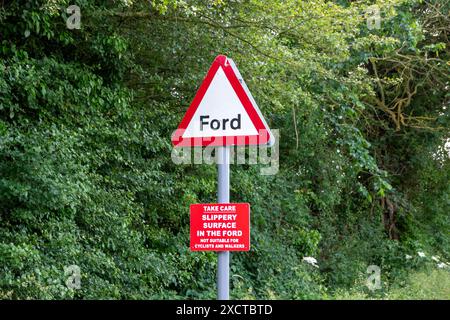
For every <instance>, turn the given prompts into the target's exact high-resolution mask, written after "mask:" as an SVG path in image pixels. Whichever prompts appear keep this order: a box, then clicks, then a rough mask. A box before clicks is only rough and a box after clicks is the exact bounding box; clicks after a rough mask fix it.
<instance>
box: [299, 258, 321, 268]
mask: <svg viewBox="0 0 450 320" xmlns="http://www.w3.org/2000/svg"><path fill="white" fill-rule="evenodd" d="M302 261H305V262H306V263H309V264H310V265H312V266H314V267H316V268H318V267H319V266H318V265H317V260H316V258H313V257H303V260H302Z"/></svg>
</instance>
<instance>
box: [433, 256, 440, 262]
mask: <svg viewBox="0 0 450 320" xmlns="http://www.w3.org/2000/svg"><path fill="white" fill-rule="evenodd" d="M431 259H433V260H434V261H436V262H439V257H437V256H432V257H431Z"/></svg>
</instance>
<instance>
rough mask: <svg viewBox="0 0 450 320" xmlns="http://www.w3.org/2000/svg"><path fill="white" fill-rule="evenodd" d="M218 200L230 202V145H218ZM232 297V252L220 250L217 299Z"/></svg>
mask: <svg viewBox="0 0 450 320" xmlns="http://www.w3.org/2000/svg"><path fill="white" fill-rule="evenodd" d="M216 152H217V160H218V162H217V169H218V170H217V171H218V178H217V185H218V192H217V202H218V203H229V202H230V147H228V146H225V147H217V150H216ZM229 298H230V252H229V251H222V252H218V264H217V299H218V300H228V299H229Z"/></svg>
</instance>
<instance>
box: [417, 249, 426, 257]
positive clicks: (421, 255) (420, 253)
mask: <svg viewBox="0 0 450 320" xmlns="http://www.w3.org/2000/svg"><path fill="white" fill-rule="evenodd" d="M417 254H418V255H419V257H421V258H425V253H423V252H422V251H419V252H417Z"/></svg>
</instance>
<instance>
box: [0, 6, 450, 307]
mask: <svg viewBox="0 0 450 320" xmlns="http://www.w3.org/2000/svg"><path fill="white" fill-rule="evenodd" d="M371 3H372V1H325V0H320V1H296V0H289V1H282V2H280V1H269V0H252V1H200V2H199V1H178V0H176V1H172V0H161V1H152V2H151V5H149V3H148V1H115V2H111V1H76V4H77V5H79V6H80V8H81V14H82V18H81V25H82V27H81V29H80V30H76V29H75V30H69V29H67V28H66V25H65V22H66V19H67V16H68V15H67V13H66V11H65V9H66V7H67V6H68V5H69V2H68V1H65V0H48V1H38V0H35V1H6V2H3V3H2V4H1V7H0V35H1V38H0V58H1V60H0V298H8V299H25V298H30V299H74V298H75V299H76V298H83V299H99V298H100V299H120V298H122V299H152V298H154V299H162V298H172V299H180V298H189V299H205V298H214V297H215V270H216V267H217V265H216V255H215V254H214V253H193V252H190V251H189V250H188V241H189V239H188V238H189V213H188V207H189V204H191V203H195V202H214V201H215V197H216V194H215V192H216V182H215V179H216V168H215V167H214V166H211V165H193V164H192V165H175V164H174V163H173V162H172V160H171V157H170V154H171V151H172V147H171V144H170V136H171V133H172V131H173V130H174V129H175V128H176V126H177V124H178V123H179V121H180V119H181V117H182V115H183V114H184V112H185V110H186V108H187V107H188V105H189V102H190V100H191V99H192V97H193V95H194V92H195V90H196V89H197V87H198V85H199V83H200V82H201V80H202V79H203V77H204V74H205V72H206V70H207V68H208V67H209V65H210V63H211V61H212V60H213V59H214V57H215V56H216V55H217V54H219V53H220V54H227V55H229V56H231V57H233V59H234V60H235V61H236V62H237V63H238V66H239V69H240V70H241V72H242V74H243V75H244V77H245V79H246V82H247V84H248V85H249V87H250V90H251V91H252V93H253V95H254V96H255V98H256V100H257V101H258V104H259V106H260V107H261V109H262V111H263V113H264V115H265V117H266V119H268V122H269V125H270V126H271V127H272V128H275V129H280V141H279V142H280V170H279V172H278V173H277V175H275V176H263V175H260V169H261V168H262V167H264V165H256V166H254V165H252V166H250V165H234V166H233V167H232V176H231V179H232V183H231V185H232V187H231V188H232V189H231V198H232V201H236V202H249V203H251V211H252V217H251V220H252V221H251V225H252V235H251V245H252V249H251V251H250V252H248V253H247V252H242V253H233V254H232V267H231V285H232V293H231V294H232V296H233V297H236V298H245V299H260V298H263V299H264V298H267V299H272V298H276V299H281V298H285V299H315V298H324V297H325V298H329V297H336V296H337V297H339V294H340V293H339V292H342V291H341V289H342V288H344V290H347V289H349V288H351V287H353V289H349V290H350V291H345V292H346V293H345V294H344V293H342V294H343V295H345V296H347V294H348V292H350V295H351V294H352V292H353V291H351V290H356V292H358V293H357V295H358V296H361V297H367V296H368V297H383V296H386V295H387V296H389V295H388V293H387V291H382V292H381V293H376V294H372V295H371V294H370V293H369V292H368V291H367V290H366V289H364V286H365V284H364V281H365V278H366V269H367V266H368V265H371V264H375V265H378V266H380V267H381V269H382V270H383V281H384V282H385V283H387V284H389V287H388V288H393V290H394V291H393V293H392V295H391V296H390V297H393V298H403V297H405V298H407V297H408V294H411V295H412V296H414V297H419V296H422V295H427V296H428V295H431V296H432V294H431V293H430V292H429V291H430V290H431V289H430V290H427V292H425V293H420V292H417V290H416V289H417V288H419V287H420V285H421V283H423V282H425V280H424V277H425V276H424V275H423V274H422V273H418V275H417V277H414V278H413V280H412V281H413V283H416V284H414V285H413V286H414V288H416V289H414V290H413V289H412V291H402V290H403V289H398V290H399V291H396V290H397V289H395V288H396V287H395V284H396V283H403V282H405V281H407V280H405V279H408V276H407V274H408V273H409V272H411V271H414V272H415V271H416V270H417V269H424V268H425V269H426V268H427V266H426V265H423V264H422V263H421V262H420V261H421V260H417V261H416V260H414V261H407V260H405V258H404V257H405V256H406V255H407V254H414V255H415V254H416V252H417V251H418V250H426V251H427V252H436V254H439V255H441V256H442V257H443V258H444V259H447V260H446V261H448V259H449V257H448V252H450V246H449V245H450V242H449V237H448V230H449V227H450V221H449V215H448V208H449V204H450V198H449V197H450V189H449V188H450V185H449V184H448V181H449V178H450V167H449V157H448V152H446V151H444V149H443V147H442V146H443V143H445V141H446V139H448V138H449V136H448V134H449V132H448V127H449V119H450V117H449V110H450V107H449V106H448V98H449V94H448V80H449V79H448V71H449V67H450V64H449V63H448V61H449V60H450V56H449V50H450V49H449V48H450V47H449V45H448V38H447V36H446V33H445V32H443V31H442V30H445V28H443V27H442V26H445V25H448V23H447V22H448V9H449V8H448V5H445V4H440V2H439V1H438V0H434V1H431V0H430V1H406V0H390V1H387V0H386V1H378V2H377V3H378V4H379V5H380V7H381V8H382V18H383V20H382V28H381V29H379V30H368V29H367V25H366V21H365V19H364V11H365V10H366V8H367V5H369V4H371ZM415 89H416V90H415ZM391 209H392V210H391ZM390 215H393V218H392V217H390ZM307 256H309V257H315V258H317V260H318V265H319V268H316V267H314V266H312V265H310V264H308V263H307V262H305V261H304V260H303V258H304V257H307ZM70 265H78V266H79V267H80V270H81V288H80V289H79V290H77V289H71V288H69V287H68V286H67V285H66V281H67V279H68V274H66V273H65V272H64V270H65V268H66V267H68V266H70ZM445 272H446V271H443V272H438V273H437V272H433V273H432V276H431V277H432V278H433V279H437V280H436V281H440V280H439V279H441V278H445V277H446V276H448V274H446V273H445ZM446 279H448V278H446ZM334 290H337V292H338V293H337V295H334V293H333V291H334ZM386 290H387V289H386ZM361 292H364V293H363V294H360V293H361ZM410 292H411V293H410ZM355 294H356V293H355Z"/></svg>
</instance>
